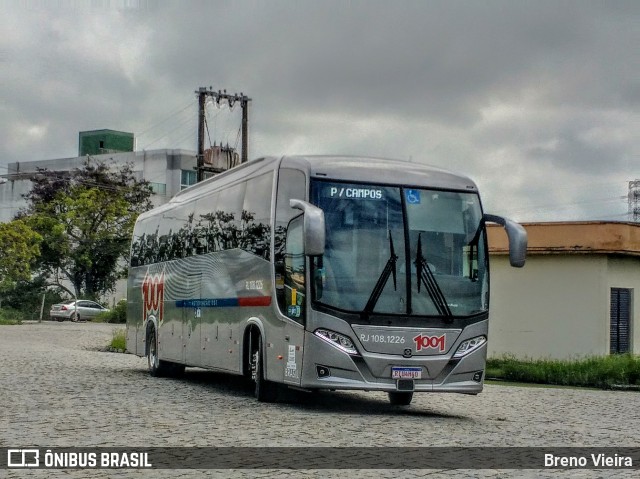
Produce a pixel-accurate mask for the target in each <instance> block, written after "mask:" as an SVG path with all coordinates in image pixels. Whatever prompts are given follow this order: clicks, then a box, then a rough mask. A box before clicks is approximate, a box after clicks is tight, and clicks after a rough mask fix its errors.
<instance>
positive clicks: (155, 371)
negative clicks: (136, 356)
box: [147, 327, 184, 378]
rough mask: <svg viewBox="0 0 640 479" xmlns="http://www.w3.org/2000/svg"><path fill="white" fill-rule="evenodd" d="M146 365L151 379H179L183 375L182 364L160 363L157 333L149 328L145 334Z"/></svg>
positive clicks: (154, 329)
mask: <svg viewBox="0 0 640 479" xmlns="http://www.w3.org/2000/svg"><path fill="white" fill-rule="evenodd" d="M147 364H148V366H149V374H150V375H151V376H153V377H174V378H175V377H179V376H182V374H183V373H184V364H177V363H172V362H169V361H162V360H161V359H160V358H159V357H158V333H157V332H156V328H154V327H150V328H149V330H148V332H147Z"/></svg>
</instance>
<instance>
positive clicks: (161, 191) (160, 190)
mask: <svg viewBox="0 0 640 479" xmlns="http://www.w3.org/2000/svg"><path fill="white" fill-rule="evenodd" d="M149 186H151V191H153V193H154V194H156V195H160V196H167V185H166V184H164V183H153V182H150V183H149Z"/></svg>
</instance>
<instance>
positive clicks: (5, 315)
mask: <svg viewBox="0 0 640 479" xmlns="http://www.w3.org/2000/svg"><path fill="white" fill-rule="evenodd" d="M25 319H26V318H25V317H24V313H23V312H22V311H18V310H16V309H13V308H0V325H13V324H22V321H24V320H25Z"/></svg>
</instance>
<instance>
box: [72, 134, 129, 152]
mask: <svg viewBox="0 0 640 479" xmlns="http://www.w3.org/2000/svg"><path fill="white" fill-rule="evenodd" d="M78 137H79V138H78V156H86V155H101V154H104V153H116V152H122V151H133V146H134V139H133V133H127V132H124V131H115V130H93V131H81V132H80V133H79V135H78Z"/></svg>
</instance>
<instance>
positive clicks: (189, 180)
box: [180, 170, 197, 190]
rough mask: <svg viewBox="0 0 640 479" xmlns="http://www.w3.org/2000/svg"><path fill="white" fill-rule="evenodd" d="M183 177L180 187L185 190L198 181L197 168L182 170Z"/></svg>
mask: <svg viewBox="0 0 640 479" xmlns="http://www.w3.org/2000/svg"><path fill="white" fill-rule="evenodd" d="M181 171H182V177H181V179H180V189H181V190H184V189H185V188H189V187H190V186H191V185H195V184H196V181H197V176H196V172H195V170H181Z"/></svg>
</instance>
